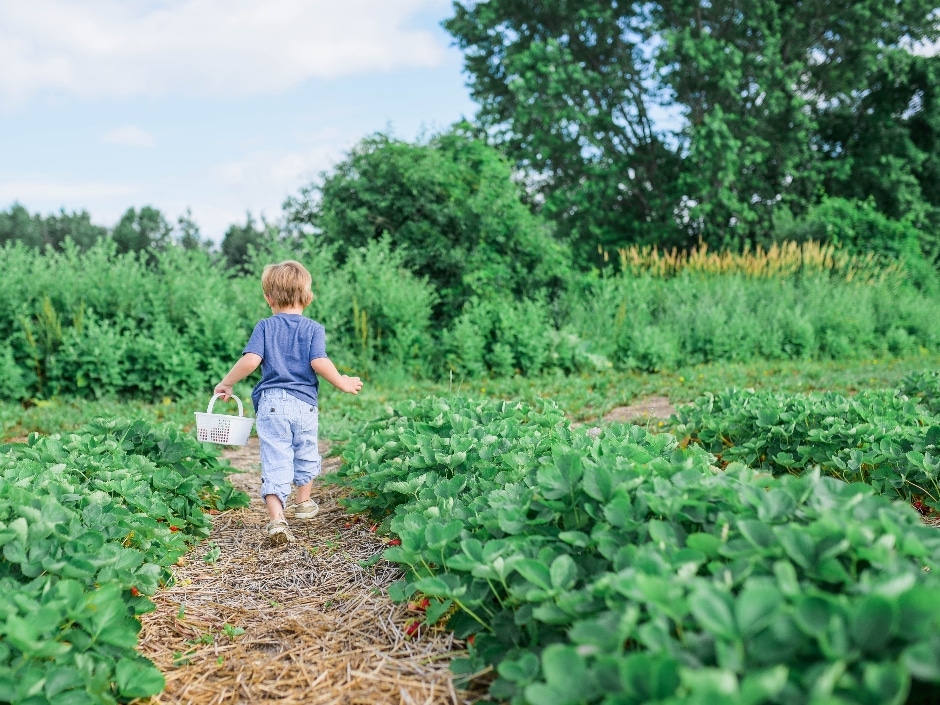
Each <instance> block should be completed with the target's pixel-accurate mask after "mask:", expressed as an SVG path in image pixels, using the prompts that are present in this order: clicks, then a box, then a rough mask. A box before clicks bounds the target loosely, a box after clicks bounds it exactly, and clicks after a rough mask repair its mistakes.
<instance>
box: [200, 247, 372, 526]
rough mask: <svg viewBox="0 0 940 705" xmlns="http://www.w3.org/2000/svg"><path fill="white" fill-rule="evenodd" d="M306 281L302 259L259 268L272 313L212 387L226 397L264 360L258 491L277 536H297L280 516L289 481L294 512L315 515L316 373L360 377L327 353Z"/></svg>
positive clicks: (339, 380)
mask: <svg viewBox="0 0 940 705" xmlns="http://www.w3.org/2000/svg"><path fill="white" fill-rule="evenodd" d="M310 286H311V277H310V272H308V271H307V269H306V268H305V267H304V266H303V265H302V264H300V262H295V261H294V260H287V261H286V262H281V263H280V264H269V265H268V266H267V267H265V268H264V272H263V273H262V275H261V289H262V290H263V291H264V300H265V301H267V302H268V306H270V307H271V313H272V316H271V317H270V318H265V319H262V320H261V321H259V322H258V325H256V326H255V329H254V331H253V332H252V334H251V338H249V339H248V344H247V345H246V346H245V350H244V352H243V353H242V357H241V359H240V360H239V361H238V362H236V363H235V365H234V366H233V367H232V369H231V370H229V372H228V374H227V375H225V377H223V378H222V381H221V382H219V383H218V384H217V385H216V387H215V393H216V394H219V395H221V396H222V399H224V400H227V399H229V398H230V397H231V396H232V387H233V386H234V385H235V384H236V383H238V382H240V381H241V380H243V379H245V377H247V376H248V375H250V374H251V373H252V372H254V371H255V370H256V369H257V367H258V365H261V381H260V382H258V384H257V385H255V388H254V390H253V391H252V393H251V401H252V402H253V404H254V407H255V424H256V427H257V429H258V439H259V440H260V441H261V496H262V497H263V498H264V501H265V504H266V505H267V507H268V515H269V517H270V522H269V523H268V525H267V529H266V532H267V535H268V539H269V540H270V541H271V543H274V544H283V543H288V542H290V541H293V540H294V535H293V534H292V533H291V531H290V529H289V528H288V526H287V520H286V519H285V517H284V509H285V508H286V507H287V498H288V496H289V495H290V489H291V484H294V485H295V486H296V487H297V496H296V506H295V508H294V518H296V519H301V520H305V519H312V518H313V517H314V516H316V513H317V511H319V507H318V506H317V503H316V502H315V501H313V500H312V499H310V491H311V489H312V486H313V478H314V477H316V476H317V475H319V474H320V452H319V449H318V448H317V423H318V411H317V397H318V391H319V380H318V377H322V378H323V379H325V380H326V381H327V382H329V383H330V384H332V385H333V386H334V387H336V388H337V389H339V390H340V391H342V392H347V393H349V394H358V393H359V390H360V389H362V382H361V381H360V379H359V378H358V377H347V376H346V375H342V374H340V373H339V371H338V370H337V369H336V367H335V366H334V365H333V363H332V362H330V359H329V358H328V357H327V356H326V333H325V331H324V330H323V326H322V325H320V324H319V323H317V322H316V321H312V320H310V319H309V318H305V317H304V316H303V315H301V314H302V313H303V310H304V309H305V308H306V307H307V306H309V305H310V302H311V301H313V293H312V292H311V289H310Z"/></svg>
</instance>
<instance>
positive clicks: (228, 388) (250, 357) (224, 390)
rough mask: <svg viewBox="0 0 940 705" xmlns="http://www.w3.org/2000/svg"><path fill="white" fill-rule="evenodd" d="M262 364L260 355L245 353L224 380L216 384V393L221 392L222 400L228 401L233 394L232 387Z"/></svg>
mask: <svg viewBox="0 0 940 705" xmlns="http://www.w3.org/2000/svg"><path fill="white" fill-rule="evenodd" d="M260 364H261V356H260V355H256V354H255V353H245V354H244V355H242V356H241V359H240V360H239V361H238V362H236V363H235V364H234V365H232V369H231V370H229V372H228V374H227V375H225V376H224V377H223V378H222V381H221V382H219V383H218V384H217V385H215V391H214V393H215V394H221V395H222V401H228V400H229V398H230V397H231V396H232V387H234V386H235V385H236V384H238V383H239V382H241V381H242V380H243V379H245V377H247V376H248V375H250V374H251V373H252V372H254V371H255V370H257V369H258V365H260Z"/></svg>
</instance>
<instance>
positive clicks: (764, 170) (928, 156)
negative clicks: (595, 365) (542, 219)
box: [445, 0, 940, 252]
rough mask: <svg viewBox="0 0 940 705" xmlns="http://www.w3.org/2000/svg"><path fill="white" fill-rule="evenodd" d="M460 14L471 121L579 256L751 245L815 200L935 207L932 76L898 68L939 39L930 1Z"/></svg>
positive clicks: (563, 6) (596, 5)
mask: <svg viewBox="0 0 940 705" xmlns="http://www.w3.org/2000/svg"><path fill="white" fill-rule="evenodd" d="M454 10H455V14H454V17H453V18H451V19H450V20H448V21H446V22H445V27H446V28H447V29H448V30H449V31H450V32H451V34H452V35H453V36H454V37H455V39H456V41H457V43H458V45H459V46H460V47H461V48H462V49H463V50H464V51H465V67H466V71H467V73H468V75H469V81H470V82H469V85H470V90H471V93H472V95H473V97H474V98H475V99H476V100H477V101H478V102H479V104H480V111H479V115H478V119H479V120H480V122H481V124H482V125H483V126H484V128H485V129H486V130H487V134H489V135H490V137H491V139H492V140H493V141H494V143H496V144H498V145H499V146H500V148H501V149H503V150H505V151H506V153H507V154H508V155H509V156H510V158H512V159H513V160H514V161H515V163H516V164H517V165H518V166H520V167H521V168H523V169H526V170H527V171H528V173H529V174H530V175H531V176H532V180H533V181H532V183H533V187H534V188H535V189H537V191H538V192H539V194H540V197H541V198H543V199H544V209H545V211H546V212H547V213H548V214H550V215H551V216H552V217H553V218H555V219H557V221H558V222H559V224H560V227H561V228H562V232H565V233H571V234H572V236H573V237H574V239H575V240H576V241H577V242H578V243H579V244H580V246H581V248H582V250H583V251H587V252H590V251H592V250H594V249H596V247H597V246H598V245H601V246H614V245H622V244H627V243H633V242H655V243H657V244H660V245H667V246H668V245H674V244H675V245H688V244H691V243H693V242H695V241H697V240H698V239H699V238H701V239H703V240H704V241H705V242H707V243H709V244H710V245H715V246H722V245H725V246H728V245H730V246H740V245H742V244H745V243H754V242H761V241H762V240H763V239H766V238H767V237H768V236H769V233H771V232H772V224H773V221H774V216H775V213H777V212H779V211H781V210H786V211H788V212H790V213H791V214H792V215H796V216H799V215H801V214H802V213H805V212H806V211H807V210H808V209H809V208H810V207H811V206H812V205H813V204H814V203H816V202H817V201H818V199H819V198H820V196H821V195H822V194H824V193H825V192H826V191H825V189H827V188H830V189H832V190H833V191H834V194H833V195H840V196H843V195H844V196H852V197H854V198H861V199H864V198H867V197H868V196H874V197H875V199H876V201H878V203H879V206H882V205H883V207H885V208H886V209H889V211H890V209H891V208H894V211H895V213H898V214H901V215H906V214H908V213H909V212H910V210H911V208H913V207H915V206H916V207H919V205H918V204H922V203H923V199H925V198H926V199H927V205H928V206H932V199H935V198H936V197H935V196H933V195H931V196H925V194H926V193H927V191H928V187H932V186H933V185H934V181H933V179H935V177H936V166H935V165H936V163H937V158H938V151H937V149H938V148H937V144H938V143H937V139H936V137H937V134H938V132H937V130H938V127H940V126H938V121H937V117H936V114H937V111H936V108H935V98H934V97H933V96H934V93H935V86H936V66H937V59H936V58H929V57H917V56H914V55H913V54H912V53H911V51H910V47H911V46H913V45H914V44H916V43H917V42H919V41H924V40H926V41H931V40H936V39H937V37H938V36H940V35H938V21H937V15H936V6H935V3H933V2H929V1H925V0H905V1H904V2H903V3H902V2H884V1H883V0H862V1H861V2H856V1H854V0H853V1H850V0H838V1H836V2H826V3H808V2H790V1H784V0H753V1H750V2H747V3H744V2H740V0H675V1H670V2H651V3H639V2H633V3H628V2H621V1H620V0H577V1H575V0H548V1H546V2H542V3H529V2H524V1H523V0H489V1H488V2H474V1H473V0H457V1H455V2H454ZM886 127H890V129H885V128H886ZM872 142H874V144H871V143H872ZM862 145H865V146H864V147H863V146H862ZM863 153H864V154H863ZM872 167H876V168H880V169H881V170H883V171H884V170H887V171H890V172H891V173H892V174H893V175H895V176H897V177H903V178H899V179H898V180H897V183H896V184H895V185H892V186H887V187H886V186H885V183H886V182H887V181H888V180H886V179H883V178H880V179H876V180H877V181H879V182H881V181H884V183H878V184H876V183H872V178H871V176H872V174H871V169H872ZM866 173H868V175H869V178H868V179H865V178H860V177H864V176H865V174H866ZM852 190H854V193H851V191H852ZM936 192H937V189H935V188H934V189H933V190H932V193H936ZM913 202H917V203H913Z"/></svg>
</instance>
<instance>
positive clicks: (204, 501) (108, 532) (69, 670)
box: [0, 420, 248, 705]
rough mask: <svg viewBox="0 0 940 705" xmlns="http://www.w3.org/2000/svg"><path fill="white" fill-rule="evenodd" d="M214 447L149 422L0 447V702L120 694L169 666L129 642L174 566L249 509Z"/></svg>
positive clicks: (126, 695)
mask: <svg viewBox="0 0 940 705" xmlns="http://www.w3.org/2000/svg"><path fill="white" fill-rule="evenodd" d="M225 473H226V469H225V467H223V465H222V464H221V463H220V462H219V461H218V460H217V459H216V457H215V454H214V453H213V452H210V451H207V450H206V449H204V448H203V446H202V444H200V443H198V442H197V441H196V440H195V439H194V438H192V437H191V436H184V435H182V434H181V433H179V432H178V431H176V430H174V429H172V428H169V427H163V428H159V427H155V426H152V425H149V424H146V423H143V422H139V421H137V422H134V421H127V420H112V421H105V420H101V421H98V422H95V423H92V424H90V425H89V426H87V427H86V428H84V429H82V430H81V431H80V432H76V433H70V434H65V435H54V436H48V437H41V436H38V435H32V436H30V439H29V442H28V443H26V444H14V445H7V446H0V478H2V482H0V546H2V557H0V590H2V592H3V594H4V596H5V599H4V600H3V602H2V604H0V700H2V701H3V702H9V703H30V704H32V703H36V704H37V705H40V704H46V703H48V704H50V705H52V704H54V703H72V702H82V703H115V702H119V701H120V702H127V701H129V700H132V699H134V698H140V697H146V696H149V695H154V694H156V693H158V692H159V691H160V690H162V689H163V685H164V680H163V676H162V675H161V674H160V672H159V671H158V670H157V669H156V667H155V666H154V665H153V664H152V663H150V662H149V661H147V660H146V659H144V658H143V657H141V656H139V655H138V654H137V653H136V652H135V650H134V649H135V646H136V643H137V632H138V631H139V630H140V623H139V621H138V620H137V619H136V617H137V616H138V615H140V614H142V613H144V612H147V611H150V610H152V609H153V603H152V602H151V601H150V599H149V597H148V596H149V595H152V594H153V593H154V592H155V591H156V590H157V588H158V587H159V586H160V585H161V584H162V583H163V582H164V581H166V580H167V579H168V578H169V577H170V573H169V570H168V566H170V565H172V564H173V563H174V562H176V560H177V559H178V558H179V557H180V556H181V555H183V553H185V552H186V551H187V550H188V548H189V547H190V546H191V545H192V544H193V543H194V542H195V541H197V540H199V539H201V538H204V537H205V536H207V535H208V532H209V520H208V519H207V517H206V516H205V515H204V514H203V510H204V509H225V508H228V507H235V506H245V505H246V504H247V501H248V498H247V496H245V495H244V493H241V492H237V491H235V490H234V489H233V487H232V486H231V484H230V483H229V482H228V481H227V479H226V478H225Z"/></svg>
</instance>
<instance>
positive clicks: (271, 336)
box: [242, 313, 326, 413]
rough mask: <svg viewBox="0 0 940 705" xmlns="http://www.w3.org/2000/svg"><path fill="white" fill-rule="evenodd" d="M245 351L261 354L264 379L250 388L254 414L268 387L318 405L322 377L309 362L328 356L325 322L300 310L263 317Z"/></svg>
mask: <svg viewBox="0 0 940 705" xmlns="http://www.w3.org/2000/svg"><path fill="white" fill-rule="evenodd" d="M244 353H254V354H255V355H260V356H261V381H260V382H258V384H256V385H255V388H254V389H253V390H252V391H251V401H252V403H253V404H254V406H255V413H257V411H258V401H259V399H260V398H261V392H263V391H264V390H265V389H283V390H284V391H286V392H287V393H288V394H290V395H291V396H292V397H297V398H298V399H300V400H301V401H305V402H308V403H309V404H312V405H313V406H316V405H317V397H318V396H319V387H320V380H319V379H317V374H316V372H314V371H313V368H312V367H311V366H310V362H311V361H312V360H316V359H317V358H320V357H326V331H325V330H324V329H323V326H322V325H320V324H319V323H317V322H316V321H312V320H310V319H309V318H305V317H304V316H302V315H300V314H299V313H278V314H275V315H274V316H271V317H270V318H263V319H262V320H260V321H258V325H256V326H255V329H254V331H252V333H251V337H250V338H249V339H248V344H247V345H246V346H245V349H244V351H243V352H242V354H244Z"/></svg>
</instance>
